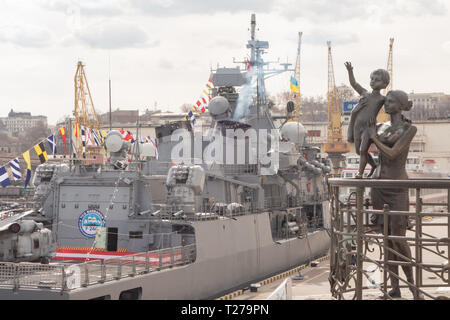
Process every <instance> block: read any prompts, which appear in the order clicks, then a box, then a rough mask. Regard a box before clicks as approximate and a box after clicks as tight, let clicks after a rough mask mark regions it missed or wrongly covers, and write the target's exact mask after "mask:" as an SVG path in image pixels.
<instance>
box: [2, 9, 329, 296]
mask: <svg viewBox="0 0 450 320" xmlns="http://www.w3.org/2000/svg"><path fill="white" fill-rule="evenodd" d="M255 28H256V18H255V15H254V14H253V15H252V16H251V39H250V40H249V41H248V43H247V48H248V49H250V59H249V61H248V67H247V68H246V69H245V70H241V69H240V68H219V67H218V68H217V69H216V70H212V73H211V80H212V83H213V84H214V88H212V99H211V100H210V102H209V104H208V109H209V113H210V115H211V118H212V121H211V124H210V125H209V126H208V128H203V127H202V124H201V123H198V124H196V125H192V122H191V121H189V120H188V121H178V122H173V123H169V124H166V125H163V126H160V127H158V128H156V137H157V141H158V147H157V148H158V157H155V150H152V148H151V147H149V146H147V145H145V144H140V143H134V144H133V145H131V144H130V143H129V142H127V141H124V140H123V139H122V136H121V134H120V133H119V132H117V131H110V132H109V133H108V135H107V137H106V138H105V143H104V146H105V148H106V150H107V151H108V153H109V155H110V159H109V161H108V162H107V163H106V164H105V165H102V164H100V163H98V164H90V165H86V164H83V161H82V160H74V159H71V161H70V164H69V165H68V164H42V165H40V166H39V167H38V168H37V170H36V173H35V176H34V179H33V183H34V185H35V186H36V191H35V196H34V201H35V204H34V208H33V210H30V211H28V212H27V213H26V216H24V217H20V220H17V219H16V220H15V221H12V222H11V221H4V222H0V250H2V251H4V252H8V253H9V255H10V256H13V257H14V256H15V257H16V258H17V259H16V261H15V262H14V261H13V262H11V261H5V260H4V261H5V262H2V263H1V264H0V299H162V300H165V299H212V298H217V297H220V296H221V295H223V294H226V293H228V292H230V291H232V290H234V289H238V288H243V287H245V286H248V285H250V284H251V283H254V282H257V281H260V280H261V279H264V278H266V277H269V276H272V275H274V274H277V273H280V272H283V271H285V270H288V269H290V268H292V267H295V266H297V265H299V264H302V263H305V262H308V261H312V260H313V259H315V258H317V257H319V256H321V255H323V254H325V253H326V252H327V251H328V250H329V247H330V237H329V232H328V229H329V224H328V221H330V219H329V216H328V215H329V202H328V200H329V195H328V188H327V183H326V179H327V176H328V174H329V173H330V171H331V170H330V161H329V160H328V159H325V158H322V157H321V156H320V150H319V148H317V147H313V146H310V145H308V144H307V143H306V140H305V137H306V130H305V129H304V127H303V126H302V124H301V123H299V122H298V121H294V120H293V119H290V118H289V116H287V117H286V119H285V121H284V122H283V123H282V124H281V125H279V126H277V125H276V122H275V121H274V119H273V118H272V116H271V113H270V105H271V102H270V101H269V99H268V98H267V95H266V89H265V79H266V78H267V77H269V76H272V75H274V74H277V73H281V72H284V71H287V67H286V66H285V67H284V69H281V68H280V69H279V70H278V69H269V68H268V64H267V63H266V62H264V60H263V57H262V55H263V54H264V53H265V51H266V50H267V49H268V48H269V43H268V42H267V41H260V40H256V39H255ZM291 105H292V103H291ZM288 107H289V106H288ZM287 114H288V115H289V112H288V113H287ZM198 122H199V121H198ZM128 152H131V154H132V155H133V159H134V161H131V162H129V161H128V160H127V153H128ZM24 219H25V220H24ZM26 219H29V220H32V221H33V222H34V223H35V224H36V227H34V228H31V227H30V228H28V229H26V228H25V229H23V230H21V228H18V227H17V226H16V227H15V228H13V227H11V226H12V225H13V224H14V223H16V224H17V223H18V221H19V222H20V223H24V221H29V220H26ZM38 229H39V230H38ZM49 230H50V231H49ZM36 232H41V233H45V234H46V235H48V234H49V232H50V233H51V235H52V241H50V240H49V239H47V238H46V239H42V241H41V240H38V241H36V240H34V242H31V245H29V246H28V247H30V248H28V247H27V248H28V249H27V250H28V251H29V252H28V256H29V257H31V256H30V252H31V251H32V250H35V251H36V250H41V249H42V251H43V252H44V251H45V252H44V253H45V254H44V253H43V254H41V256H39V255H38V256H36V255H34V256H33V257H32V258H33V261H41V263H38V262H34V263H31V262H28V261H31V258H30V259H28V260H27V259H23V260H20V259H19V258H20V257H19V255H18V252H24V250H25V249H24V248H22V247H21V245H20V243H25V242H27V241H28V242H29V241H30V239H31V238H32V237H35V238H36V235H34V233H36ZM1 237H4V238H5V239H6V238H8V237H9V238H8V239H10V240H11V239H12V240H11V241H9V242H6V241H3V240H2V239H3V238H1ZM17 239H22V240H21V241H16V240H17ZM39 239H40V238H39ZM44 240H45V241H44ZM55 243H56V250H50V251H51V252H52V254H51V255H49V253H48V252H49V250H48V248H49V247H50V248H52V247H53V246H55ZM44 249H45V250H44ZM25 251H26V250H25ZM25 255H26V254H25ZM25 255H22V256H25ZM49 257H50V258H51V261H50V263H48V258H49ZM19 261H20V262H19Z"/></svg>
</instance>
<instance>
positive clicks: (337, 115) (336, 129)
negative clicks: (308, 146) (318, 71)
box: [324, 41, 350, 174]
mask: <svg viewBox="0 0 450 320" xmlns="http://www.w3.org/2000/svg"><path fill="white" fill-rule="evenodd" d="M327 45H328V93H327V105H328V129H327V142H326V143H325V145H324V151H325V152H326V153H328V157H329V158H330V160H331V162H332V164H333V174H339V171H340V168H341V167H342V161H343V160H345V156H344V155H343V154H344V153H347V152H349V151H350V144H349V143H347V142H345V141H344V139H343V135H342V123H341V109H340V106H339V102H338V95H337V89H336V84H335V81H334V68H333V58H332V55H331V41H327Z"/></svg>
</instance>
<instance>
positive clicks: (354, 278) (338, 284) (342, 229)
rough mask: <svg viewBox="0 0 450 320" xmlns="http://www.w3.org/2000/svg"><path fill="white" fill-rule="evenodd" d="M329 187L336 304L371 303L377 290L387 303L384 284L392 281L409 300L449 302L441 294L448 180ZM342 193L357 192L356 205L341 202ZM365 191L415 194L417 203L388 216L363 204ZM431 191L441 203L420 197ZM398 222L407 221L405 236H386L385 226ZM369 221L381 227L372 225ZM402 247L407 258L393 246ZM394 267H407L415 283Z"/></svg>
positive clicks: (449, 267) (445, 277)
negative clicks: (366, 299) (341, 301)
mask: <svg viewBox="0 0 450 320" xmlns="http://www.w3.org/2000/svg"><path fill="white" fill-rule="evenodd" d="M328 183H329V186H330V188H331V191H332V192H331V200H330V204H331V210H330V213H331V230H330V233H331V249H330V276H329V280H330V291H331V294H332V296H333V297H334V298H336V299H357V300H361V299H363V297H369V299H370V296H371V295H370V294H371V293H370V292H373V291H374V290H376V291H375V292H377V291H378V292H380V293H381V296H382V297H383V298H385V299H391V298H392V297H391V296H390V295H389V293H388V292H389V289H390V288H391V286H390V283H389V282H388V280H390V279H389V278H391V279H392V278H393V277H395V278H397V279H398V281H399V284H400V288H401V289H402V288H408V289H409V290H402V294H408V295H409V297H412V298H415V299H418V298H426V299H442V298H447V299H448V298H449V297H448V294H447V296H446V295H445V292H446V291H447V292H448V291H449V288H450V255H449V252H450V179H428V180H427V179H415V180H413V179H411V180H370V179H338V178H333V179H329V180H328ZM341 187H354V188H356V201H347V202H346V203H344V202H342V201H340V200H339V189H340V188H341ZM366 188H380V189H386V188H392V189H397V190H399V189H400V190H401V189H403V190H408V189H409V190H411V189H413V190H415V201H410V203H409V204H410V206H409V208H408V211H398V210H391V209H390V208H389V206H388V205H387V204H385V205H384V208H383V209H382V210H374V209H373V207H372V206H371V203H370V201H365V200H364V191H365V189H366ZM429 189H437V190H439V192H440V193H439V194H438V195H439V197H437V198H436V199H433V197H429V196H428V195H427V196H424V193H425V192H424V191H425V190H429ZM369 190H370V189H369ZM442 195H444V196H442ZM411 200H413V199H411ZM424 200H428V201H424ZM398 216H408V217H409V220H410V221H412V223H410V224H409V225H408V230H407V232H406V234H405V235H392V234H390V228H389V222H390V221H392V220H391V219H393V218H394V217H398ZM372 217H378V219H381V221H382V222H383V224H382V225H381V226H380V225H379V224H374V223H373V222H372V221H371V220H372ZM401 242H403V243H405V242H406V243H407V244H408V245H409V247H410V248H411V257H408V254H406V255H405V253H404V252H403V250H402V252H403V253H401V252H399V251H398V249H397V248H398V246H396V245H395V244H396V243H401ZM392 244H393V245H392ZM395 266H397V267H399V266H402V268H399V269H403V268H405V267H407V268H409V267H411V268H412V270H413V277H414V279H413V281H412V280H411V278H409V281H408V279H407V278H406V276H404V275H403V273H401V272H400V273H398V274H396V273H394V272H392V270H393V267H395ZM411 281H412V282H411ZM369 290H370V291H369Z"/></svg>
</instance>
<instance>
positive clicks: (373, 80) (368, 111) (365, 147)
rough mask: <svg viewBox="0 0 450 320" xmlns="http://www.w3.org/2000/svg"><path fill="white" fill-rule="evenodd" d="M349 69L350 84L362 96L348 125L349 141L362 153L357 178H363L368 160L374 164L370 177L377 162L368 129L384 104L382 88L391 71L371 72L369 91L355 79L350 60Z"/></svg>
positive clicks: (347, 63) (358, 152) (386, 82)
mask: <svg viewBox="0 0 450 320" xmlns="http://www.w3.org/2000/svg"><path fill="white" fill-rule="evenodd" d="M345 67H346V68H347V71H348V77H349V80H350V84H351V86H352V87H353V89H355V90H356V91H357V92H358V93H359V94H360V96H361V98H360V99H359V102H358V104H357V105H356V107H355V108H354V109H353V111H352V115H351V117H350V123H349V125H348V134H347V135H348V137H347V140H348V142H354V143H355V150H356V153H357V154H358V155H360V160H359V171H358V174H357V175H356V176H355V178H359V179H361V178H362V177H363V174H364V169H365V168H366V165H367V162H368V163H369V164H370V165H371V166H372V169H371V171H370V173H369V175H368V176H369V177H370V176H371V175H372V174H373V172H374V171H375V168H376V166H377V165H376V163H375V161H374V160H373V158H372V156H371V155H370V153H369V148H370V145H371V144H372V140H371V139H370V136H369V133H368V131H367V129H368V127H369V125H370V123H371V122H376V117H377V115H378V112H379V111H380V109H381V107H382V106H383V104H384V99H385V97H384V96H383V95H381V94H380V90H381V89H385V88H386V87H387V86H388V84H389V81H390V77H389V73H388V72H387V71H386V70H383V69H378V70H375V71H374V72H372V73H371V74H370V87H371V88H372V92H370V93H369V92H368V91H367V90H366V89H364V88H363V87H362V86H361V85H360V84H359V83H357V82H356V81H355V76H354V75H353V67H352V64H351V63H350V62H346V63H345Z"/></svg>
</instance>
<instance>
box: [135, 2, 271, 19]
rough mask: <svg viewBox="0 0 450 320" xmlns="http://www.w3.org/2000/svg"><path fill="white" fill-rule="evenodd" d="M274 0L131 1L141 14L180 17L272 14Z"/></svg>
mask: <svg viewBox="0 0 450 320" xmlns="http://www.w3.org/2000/svg"><path fill="white" fill-rule="evenodd" d="M274 3H275V1H274V0H247V1H241V0H228V1H224V0H222V1H204V0H190V1H185V0H130V5H131V6H132V7H133V8H135V9H136V10H138V11H139V12H142V13H146V14H151V15H158V16H161V15H163V16H178V15H184V14H208V13H210V14H211V13H218V12H231V13H235V12H240V11H249V10H251V11H252V12H270V10H271V9H272V8H273V5H274Z"/></svg>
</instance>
